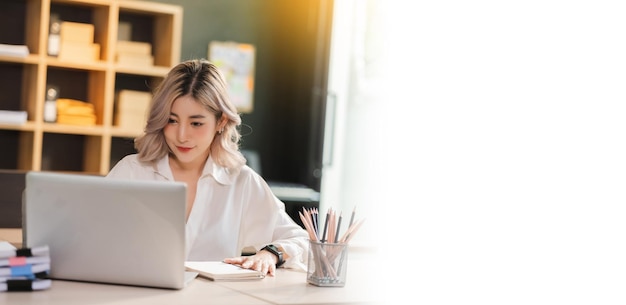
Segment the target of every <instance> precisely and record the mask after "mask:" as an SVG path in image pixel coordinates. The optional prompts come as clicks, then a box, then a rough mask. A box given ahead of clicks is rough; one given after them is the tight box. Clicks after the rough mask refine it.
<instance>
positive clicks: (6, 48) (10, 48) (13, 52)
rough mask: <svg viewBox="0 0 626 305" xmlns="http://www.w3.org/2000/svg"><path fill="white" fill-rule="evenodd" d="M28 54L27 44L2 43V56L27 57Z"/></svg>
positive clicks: (0, 45) (0, 46)
mask: <svg viewBox="0 0 626 305" xmlns="http://www.w3.org/2000/svg"><path fill="white" fill-rule="evenodd" d="M28 54H29V51H28V47H27V46H25V45H21V44H20V45H16V44H4V43H0V56H14V57H26V56H28Z"/></svg>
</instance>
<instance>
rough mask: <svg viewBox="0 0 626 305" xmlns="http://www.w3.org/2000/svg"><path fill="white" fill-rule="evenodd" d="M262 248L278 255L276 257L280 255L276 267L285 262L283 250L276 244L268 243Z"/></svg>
mask: <svg viewBox="0 0 626 305" xmlns="http://www.w3.org/2000/svg"><path fill="white" fill-rule="evenodd" d="M261 250H266V251H268V252H270V253H272V254H274V255H276V257H278V261H277V262H276V268H278V267H280V266H282V265H283V264H284V263H285V259H284V258H283V252H281V251H280V250H279V249H278V247H276V246H274V245H271V244H270V245H267V246H265V247H263V248H262V249H261Z"/></svg>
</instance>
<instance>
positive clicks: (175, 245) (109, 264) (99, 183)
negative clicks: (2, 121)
mask: <svg viewBox="0 0 626 305" xmlns="http://www.w3.org/2000/svg"><path fill="white" fill-rule="evenodd" d="M185 198H186V186H185V184H183V183H176V182H155V181H131V180H118V179H112V178H105V177H101V176H88V175H82V174H62V173H51V172H28V173H27V174H26V188H25V194H24V214H23V217H24V219H23V222H24V226H23V228H24V246H25V247H34V246H39V245H48V246H49V247H50V261H51V262H50V277H51V278H53V279H64V280H76V281H89V282H99V283H111V284H122V285H135V286H146V287H158V288H171V289H181V288H183V287H184V286H185V285H186V283H187V282H188V281H190V280H191V279H193V278H194V277H195V276H196V275H197V273H186V272H185V266H184V264H185V202H186V200H185Z"/></svg>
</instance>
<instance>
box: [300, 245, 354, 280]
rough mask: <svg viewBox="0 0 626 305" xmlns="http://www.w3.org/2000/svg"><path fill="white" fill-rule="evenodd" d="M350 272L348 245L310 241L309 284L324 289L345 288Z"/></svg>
mask: <svg viewBox="0 0 626 305" xmlns="http://www.w3.org/2000/svg"><path fill="white" fill-rule="evenodd" d="M347 271H348V244H347V243H322V242H318V241H313V240H310V241H309V259H308V264H307V282H308V283H309V284H313V285H316V286H322V287H343V286H344V285H345V284H346V273H347Z"/></svg>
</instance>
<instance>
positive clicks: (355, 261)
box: [0, 256, 383, 305]
mask: <svg viewBox="0 0 626 305" xmlns="http://www.w3.org/2000/svg"><path fill="white" fill-rule="evenodd" d="M377 265H378V264H375V262H374V259H373V258H372V257H370V256H363V257H359V256H357V257H356V258H350V260H349V261H348V278H347V280H346V285H345V286H344V287H317V286H314V285H310V284H307V282H306V273H304V272H298V271H293V270H288V269H279V270H278V273H277V275H276V276H274V277H266V278H265V279H263V280H260V281H248V282H213V281H210V280H207V279H204V278H200V277H198V278H196V279H195V280H193V281H192V282H191V283H190V284H189V286H187V287H185V288H184V289H182V290H168V289H159V288H143V287H132V286H120V285H109V284H94V283H83V282H73V281H61V280H53V281H52V287H51V288H50V289H48V290H42V291H33V292H0V304H25V305H27V304H52V305H55V304H59V305H61V304H62V305H72V304H98V305H107V304H115V305H126V304H133V305H138V304H150V305H161V304H163V305H171V304H177V305H178V304H180V305H184V304H381V303H382V302H381V300H382V296H383V293H382V291H381V289H380V286H379V285H376V283H375V279H374V278H375V275H374V274H373V273H372V269H374V268H375V266H377Z"/></svg>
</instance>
